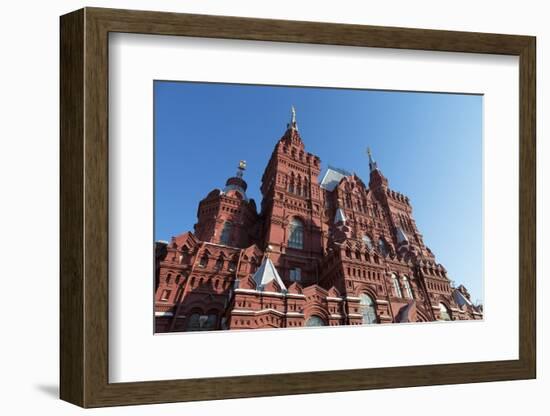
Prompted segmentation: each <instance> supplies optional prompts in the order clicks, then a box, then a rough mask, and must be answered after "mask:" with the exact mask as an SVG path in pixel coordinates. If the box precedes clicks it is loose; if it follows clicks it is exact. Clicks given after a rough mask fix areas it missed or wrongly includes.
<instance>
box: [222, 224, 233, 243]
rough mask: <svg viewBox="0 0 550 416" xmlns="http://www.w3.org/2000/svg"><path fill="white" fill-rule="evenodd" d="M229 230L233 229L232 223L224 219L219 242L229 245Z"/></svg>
mask: <svg viewBox="0 0 550 416" xmlns="http://www.w3.org/2000/svg"><path fill="white" fill-rule="evenodd" d="M231 231H233V224H231V223H230V222H229V221H226V222H225V223H224V224H223V229H222V235H221V237H220V243H222V244H225V245H226V246H228V245H231Z"/></svg>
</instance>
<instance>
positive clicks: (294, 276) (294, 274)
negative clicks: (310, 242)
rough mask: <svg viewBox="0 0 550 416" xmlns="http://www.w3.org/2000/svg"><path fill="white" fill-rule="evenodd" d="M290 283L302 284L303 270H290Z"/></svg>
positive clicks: (295, 268)
mask: <svg viewBox="0 0 550 416" xmlns="http://www.w3.org/2000/svg"><path fill="white" fill-rule="evenodd" d="M289 277H290V281H291V282H301V281H302V269H300V268H299V267H294V268H293V269H290V276H289Z"/></svg>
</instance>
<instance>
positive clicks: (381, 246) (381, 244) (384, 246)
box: [378, 238, 390, 257]
mask: <svg viewBox="0 0 550 416" xmlns="http://www.w3.org/2000/svg"><path fill="white" fill-rule="evenodd" d="M378 250H379V251H380V254H382V255H383V256H384V257H385V256H387V255H388V254H389V252H390V250H389V248H388V243H386V240H384V239H383V238H381V239H380V240H378Z"/></svg>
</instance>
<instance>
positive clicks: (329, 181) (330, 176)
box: [320, 166, 351, 192]
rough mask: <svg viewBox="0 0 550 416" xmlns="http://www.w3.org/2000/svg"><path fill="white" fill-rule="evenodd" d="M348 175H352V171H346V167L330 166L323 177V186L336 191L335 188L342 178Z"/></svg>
mask: <svg viewBox="0 0 550 416" xmlns="http://www.w3.org/2000/svg"><path fill="white" fill-rule="evenodd" d="M346 176H351V173H349V172H347V171H345V170H344V169H339V168H335V167H333V166H329V167H328V169H327V171H326V172H325V175H324V176H323V179H322V180H321V184H320V186H321V188H323V189H326V190H327V191H330V192H332V191H334V188H336V187H337V186H338V184H339V183H340V181H341V180H342V178H344V177H346Z"/></svg>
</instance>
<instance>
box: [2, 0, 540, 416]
mask: <svg viewBox="0 0 550 416" xmlns="http://www.w3.org/2000/svg"><path fill="white" fill-rule="evenodd" d="M545 3H546V2H543V1H538V2H537V1H525V0H524V1H521V2H520V1H515V2H510V1H502V0H501V1H496V0H491V1H480V0H477V1H469V0H461V1H445V2H443V1H437V0H434V1H406V0H405V1H384V2H381V1H376V2H369V1H362V2H359V1H348V0H339V1H337V2H335V1H315V2H306V1H297V0H295V1H292V0H277V1H273V0H269V1H262V2H259V1H246V0H233V1H226V2H221V1H215V0H202V1H201V0H193V1H184V0H181V1H145V0H142V1H138V0H134V1H131V0H126V1H111V2H107V1H89V2H82V1H68V0H55V1H49V2H38V1H36V2H30V1H22V0H20V1H19V2H5V3H4V4H3V8H2V12H1V14H0V30H1V32H2V33H1V37H0V42H1V46H2V48H1V55H0V56H1V57H2V60H1V64H0V73H1V76H0V107H1V108H0V110H1V111H0V115H1V116H0V137H1V140H2V147H1V148H0V149H1V150H0V181H1V182H0V183H1V191H2V193H1V194H0V195H1V198H2V201H3V202H2V204H1V205H0V235H1V238H0V244H1V247H0V253H1V257H0V259H1V262H0V277H1V279H2V282H3V286H2V289H3V293H2V296H1V297H0V298H1V302H0V308H1V309H0V311H1V315H0V316H1V322H2V326H1V328H2V343H1V344H0V350H1V352H0V383H1V387H0V388H1V390H0V391H1V393H0V397H1V399H0V409H1V410H2V413H4V414H20V413H21V414H23V413H24V414H32V413H31V412H40V413H42V414H56V415H67V414H76V413H79V412H82V410H80V409H79V408H77V407H75V406H72V405H69V404H67V403H64V402H61V401H59V400H58V399H57V395H58V364H59V361H58V303H59V302H58V288H59V286H58V271H59V266H58V258H59V250H58V239H59V232H58V229H59V222H58V209H59V204H58V199H59V197H58V192H59V185H58V183H59V179H58V175H59V169H58V165H59V147H58V133H59V127H58V126H59V122H58V115H59V113H58V106H59V100H58V91H59V75H58V74H59V65H58V62H59V46H58V45H59V34H58V32H59V20H58V16H59V15H61V14H64V13H67V12H69V11H72V10H74V9H77V8H80V7H82V6H102V7H118V8H133V9H145V10H153V9H154V10H166V11H176V12H190V13H209V14H221V15H240V16H251V17H266V18H278V19H295V20H317V21H327V22H341V23H359V24H372V25H387V26H406V27H419V28H433V29H452V30H467V31H480V32H500V33H511V34H529V35H536V36H537V38H538V39H537V43H538V47H537V53H538V63H537V72H538V81H537V94H538V128H537V134H538V174H539V176H538V184H537V187H538V195H539V198H538V214H539V218H538V256H537V257H538V259H539V264H538V299H539V301H538V314H539V316H538V330H539V338H538V340H539V343H538V344H539V365H538V374H539V376H538V379H537V380H535V381H516V382H500V383H485V384H469V385H459V386H441V387H423V388H409V389H399V390H379V391H367V392H352V393H338V394H317V395H304V396H288V397H272V398H271V397H270V398H261V399H245V400H226V401H217V402H202V403H188V404H167V405H156V406H139V407H132V408H111V409H104V410H92V411H88V412H87V413H88V414H103V415H107V414H109V415H111V414H118V415H121V414H132V415H133V414H144V415H145V414H151V415H153V414H155V415H162V414H174V413H175V412H177V413H178V414H190V415H191V414H192V415H210V414H221V413H224V414H231V415H232V414H238V415H241V416H242V415H247V414H257V413H261V414H262V415H265V416H267V415H275V414H277V415H279V414H282V413H289V414H297V413H298V412H300V411H303V412H315V413H317V414H323V415H324V414H327V415H328V414H335V413H342V412H344V411H353V410H358V411H360V412H361V413H362V414H365V413H370V414H372V413H375V412H380V413H385V414H397V413H401V412H406V413H407V414H410V415H416V414H424V415H431V414H438V415H441V414H445V415H449V416H450V415H464V412H470V411H473V412H475V414H500V415H502V414H504V415H507V414H519V413H525V412H527V411H529V412H530V413H531V414H536V415H538V414H547V413H548V411H549V408H550V405H549V404H548V402H547V401H546V400H545V399H546V395H547V394H548V391H549V388H550V381H549V380H550V378H549V376H548V373H549V371H550V367H549V364H548V360H546V359H545V356H544V351H543V348H544V346H545V345H547V342H545V341H547V340H548V329H547V330H546V331H544V332H543V330H542V329H543V325H544V323H545V321H546V319H545V318H547V316H545V315H547V308H546V311H545V310H543V305H542V299H543V297H544V294H545V293H546V292H547V291H548V287H549V286H548V285H545V284H544V281H543V277H544V276H543V274H544V271H543V264H542V263H543V262H544V259H543V244H544V242H545V241H544V240H545V239H546V240H547V238H545V237H543V234H546V235H548V231H549V230H548V222H544V223H543V218H542V213H543V211H544V208H546V207H547V206H548V201H544V197H546V196H547V195H543V182H544V179H545V178H544V176H547V175H548V169H544V168H543V166H542V165H543V164H544V163H549V162H550V155H549V154H548V153H549V151H550V146H548V145H547V144H546V143H545V140H544V139H545V138H546V137H545V132H544V131H543V124H544V120H543V117H544V114H545V106H544V104H545V102H548V101H549V99H550V90H549V89H548V77H547V76H545V75H546V74H545V73H544V72H546V73H548V71H550V66H548V65H546V66H548V67H545V61H546V60H547V58H548V56H550V46H549V42H550V26H549V25H548V15H549V13H548V11H546V10H545ZM545 87H546V88H545ZM503 186H506V184H503ZM513 191H515V190H513ZM546 199H547V198H546ZM473 341H474V342H475V340H473ZM403 351H404V353H405V348H404V350H403ZM8 412H9V413H8Z"/></svg>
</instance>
